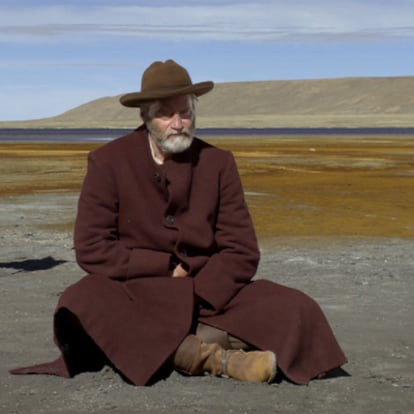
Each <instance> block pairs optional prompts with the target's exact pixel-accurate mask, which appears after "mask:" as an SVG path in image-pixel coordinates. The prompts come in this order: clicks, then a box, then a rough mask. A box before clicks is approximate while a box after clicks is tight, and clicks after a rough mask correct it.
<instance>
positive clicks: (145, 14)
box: [0, 0, 414, 42]
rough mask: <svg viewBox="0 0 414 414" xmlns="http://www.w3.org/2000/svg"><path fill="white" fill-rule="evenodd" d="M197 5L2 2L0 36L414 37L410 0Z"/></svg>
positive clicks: (35, 38)
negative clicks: (7, 5)
mask: <svg viewBox="0 0 414 414" xmlns="http://www.w3.org/2000/svg"><path fill="white" fill-rule="evenodd" d="M167 3H168V5H167ZM192 3H193V4H192V5H191V1H189V0H187V1H184V2H177V3H174V6H171V2H170V1H168V2H164V3H163V2H157V3H155V6H148V5H147V6H134V5H131V3H130V2H128V3H127V4H126V5H122V2H121V4H119V3H117V2H113V4H114V5H113V6H108V5H104V6H102V7H98V6H97V5H96V4H95V5H90V4H89V5H88V3H87V2H86V3H84V5H83V6H80V5H78V6H76V5H75V6H72V7H70V6H64V5H61V6H30V5H28V6H27V7H23V6H22V7H13V6H10V7H2V8H0V41H3V42H4V41H11V40H13V41H25V42H27V41H31V42H36V41H41V42H45V41H46V42H51V41H62V40H71V41H87V40H88V39H90V40H92V39H93V38H95V37H99V38H102V37H103V38H106V37H113V36H133V37H136V38H159V39H163V40H165V39H166V38H168V39H176V40H181V39H188V40H200V39H209V40H260V41H289V40H312V39H315V38H316V39H318V40H328V41H331V40H332V39H333V38H334V39H336V40H341V39H351V40H358V39H362V40H366V39H375V38H381V39H384V38H396V37H398V38H401V37H409V38H414V23H413V19H412V16H414V2H412V1H404V0H398V1H395V2H386V3H385V2H384V3H383V2H381V1H365V2H362V1H351V2H344V1H343V0H341V1H338V2H337V1H326V0H319V1H314V2H306V1H304V0H299V1H298V0H293V1H290V2H288V3H286V2H285V1H255V2H251V3H247V2H244V1H241V0H239V1H238V2H237V3H236V2H235V1H230V2H227V3H226V2H225V1H224V2H222V3H221V4H218V2H201V1H200V2H195V1H193V2H192ZM104 4H107V3H104Z"/></svg>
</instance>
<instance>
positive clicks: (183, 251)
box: [179, 247, 188, 257]
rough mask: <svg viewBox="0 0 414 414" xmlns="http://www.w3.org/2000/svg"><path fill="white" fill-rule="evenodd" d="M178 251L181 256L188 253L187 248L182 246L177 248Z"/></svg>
mask: <svg viewBox="0 0 414 414" xmlns="http://www.w3.org/2000/svg"><path fill="white" fill-rule="evenodd" d="M179 253H180V254H181V256H183V257H187V255H188V253H187V250H186V249H184V248H183V247H182V248H181V249H180V250H179Z"/></svg>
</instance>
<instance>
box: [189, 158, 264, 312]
mask: <svg viewBox="0 0 414 414" xmlns="http://www.w3.org/2000/svg"><path fill="white" fill-rule="evenodd" d="M219 181H220V183H219V192H220V194H219V205H218V211H217V221H216V227H215V242H216V246H217V249H216V252H215V253H214V254H213V255H212V256H211V257H210V258H209V260H208V261H207V263H206V264H205V265H204V266H203V267H202V268H201V270H200V271H199V272H198V273H197V275H196V276H195V278H194V283H195V293H196V295H197V296H198V297H199V298H201V300H202V301H203V302H207V303H208V305H210V306H209V307H210V310H208V309H205V310H204V311H202V312H201V314H202V315H205V316H207V315H208V314H216V313H219V312H220V311H221V310H222V309H223V308H224V306H225V305H226V304H227V303H228V302H229V301H230V300H231V299H232V298H233V297H234V296H235V295H236V294H237V292H238V291H239V290H240V289H241V288H242V287H243V286H245V285H246V284H247V283H248V282H249V281H250V280H251V279H252V277H253V276H254V275H255V273H256V270H257V266H258V263H259V258H260V253H259V249H258V246H257V239H256V235H255V231H254V228H253V223H252V220H251V217H250V214H249V211H248V209H247V205H246V202H245V199H244V192H243V188H242V184H241V181H240V177H239V173H238V171H237V167H236V163H235V160H234V158H233V155H232V154H231V153H228V157H227V160H226V163H225V166H224V168H223V169H222V171H221V174H220V179H219Z"/></svg>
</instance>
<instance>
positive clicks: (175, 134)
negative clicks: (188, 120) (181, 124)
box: [167, 129, 192, 138]
mask: <svg viewBox="0 0 414 414" xmlns="http://www.w3.org/2000/svg"><path fill="white" fill-rule="evenodd" d="M178 136H184V137H186V138H191V137H192V134H191V132H190V131H189V130H187V129H185V130H184V129H183V130H182V131H180V132H170V133H169V134H167V138H170V137H178Z"/></svg>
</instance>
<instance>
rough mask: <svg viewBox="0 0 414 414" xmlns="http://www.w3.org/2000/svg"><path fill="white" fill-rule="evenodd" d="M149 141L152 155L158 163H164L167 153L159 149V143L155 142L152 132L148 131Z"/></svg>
mask: <svg viewBox="0 0 414 414" xmlns="http://www.w3.org/2000/svg"><path fill="white" fill-rule="evenodd" d="M148 141H149V144H150V148H151V155H152V158H153V159H154V161H155V162H156V163H157V164H164V161H165V159H166V158H167V157H166V156H165V154H164V153H163V152H162V151H161V150H160V149H159V147H158V145H157V144H156V143H155V140H154V138H152V136H151V134H150V133H148Z"/></svg>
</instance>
